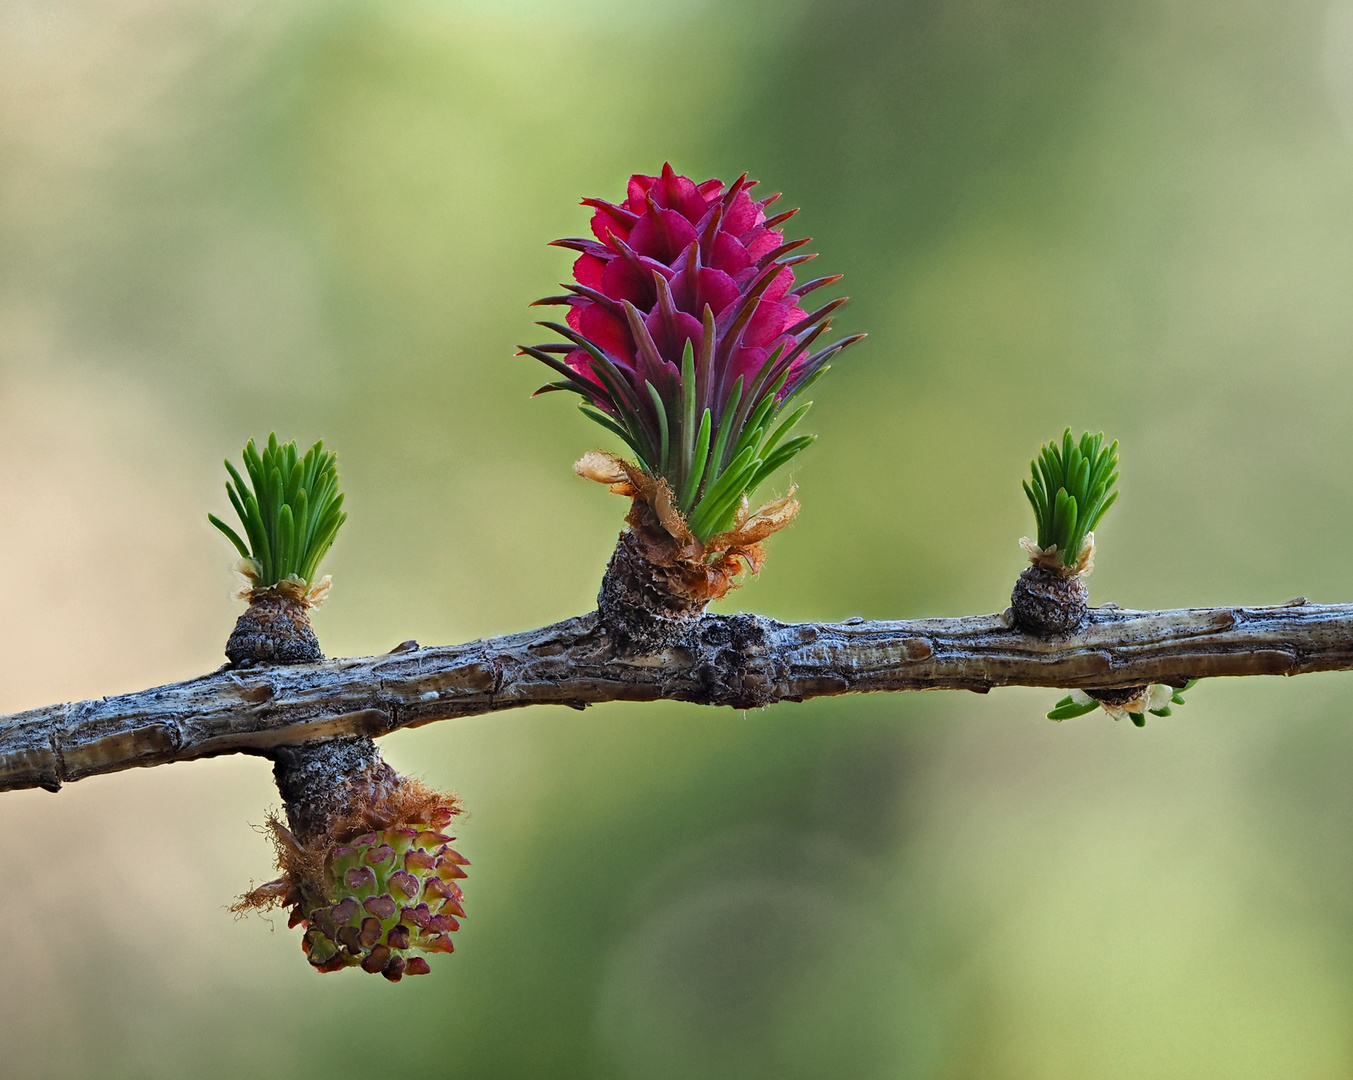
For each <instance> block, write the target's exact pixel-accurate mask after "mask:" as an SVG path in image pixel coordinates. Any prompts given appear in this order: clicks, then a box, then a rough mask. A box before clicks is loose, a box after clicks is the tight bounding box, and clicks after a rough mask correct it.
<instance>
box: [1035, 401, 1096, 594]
mask: <svg viewBox="0 0 1353 1080" xmlns="http://www.w3.org/2000/svg"><path fill="white" fill-rule="evenodd" d="M1117 469H1118V443H1116V442H1115V443H1112V444H1110V445H1109V446H1105V445H1104V434H1103V432H1101V433H1099V434H1098V435H1091V434H1090V433H1089V432H1088V431H1087V432H1086V433H1085V434H1083V435H1082V436H1081V437H1080V441H1079V442H1073V441H1072V439H1071V429H1070V428H1067V429H1066V431H1065V432H1063V434H1062V441H1061V443H1060V445H1059V444H1058V443H1056V442H1052V443H1049V444H1047V445H1046V446H1044V447H1043V449H1042V451H1041V452H1040V453H1039V455H1038V457H1037V458H1035V459H1034V461H1033V462H1032V464H1031V466H1030V472H1031V473H1032V479H1033V483H1032V485H1031V484H1030V483H1029V482H1028V481H1025V483H1024V494H1025V495H1027V496H1028V497H1029V504H1030V505H1031V506H1032V507H1033V508H1034V518H1035V519H1036V521H1037V522H1038V546H1039V547H1040V548H1042V549H1043V550H1044V551H1047V550H1049V549H1050V548H1052V547H1056V548H1057V554H1058V556H1059V557H1060V558H1061V561H1062V564H1063V565H1064V566H1067V567H1071V568H1075V567H1076V565H1077V561H1078V560H1079V559H1080V556H1081V550H1082V549H1083V548H1084V547H1085V538H1086V536H1088V535H1089V534H1090V533H1091V532H1093V531H1094V529H1095V526H1096V525H1098V524H1099V521H1100V519H1101V518H1102V517H1103V516H1104V512H1105V511H1106V510H1108V508H1109V507H1110V506H1112V505H1113V503H1114V500H1115V499H1117V498H1118V492H1116V491H1114V489H1113V486H1114V483H1115V482H1116V481H1117V480H1118V472H1117Z"/></svg>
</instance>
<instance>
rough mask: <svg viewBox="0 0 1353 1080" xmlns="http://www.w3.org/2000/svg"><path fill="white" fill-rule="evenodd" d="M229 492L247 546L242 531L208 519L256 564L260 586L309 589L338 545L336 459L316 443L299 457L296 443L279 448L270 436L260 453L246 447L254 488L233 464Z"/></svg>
mask: <svg viewBox="0 0 1353 1080" xmlns="http://www.w3.org/2000/svg"><path fill="white" fill-rule="evenodd" d="M225 467H226V470H227V471H228V472H229V473H230V481H228V482H227V483H226V493H227V494H228V495H229V496H230V502H231V504H232V505H233V506H234V507H235V512H236V513H237V514H239V516H240V522H241V523H242V524H243V526H244V532H245V535H246V536H248V538H249V542H248V544H246V543H245V542H244V540H242V539H241V538H240V536H239V534H238V533H237V532H235V530H234V529H232V528H231V527H230V526H229V525H227V524H226V523H225V522H224V521H222V520H221V519H220V518H218V517H216V515H214V514H208V515H207V519H208V520H209V521H210V522H211V523H212V524H213V525H215V526H216V527H217V528H218V529H220V530H221V532H223V533H225V535H226V537H227V538H228V539H229V540H230V542H231V543H232V544H234V545H235V548H236V549H237V550H238V551H239V553H240V555H241V556H243V557H244V558H246V559H250V560H252V561H253V562H254V564H255V565H256V567H257V570H258V585H259V586H260V587H262V588H267V587H269V586H272V585H276V584H277V583H278V582H279V581H285V580H287V579H288V578H291V579H299V580H300V581H304V582H305V584H306V586H307V587H308V586H309V585H310V584H311V583H312V582H313V581H314V577H315V572H316V570H318V569H319V564H320V560H321V559H323V558H324V555H325V553H326V552H327V551H328V550H329V547H330V545H331V544H333V542H334V537H335V536H337V535H338V530H339V527H340V526H341V525H342V524H343V522H345V521H346V520H347V519H348V515H347V514H345V513H343V494H342V492H340V491H339V490H338V467H337V455H336V454H334V453H333V452H332V451H327V450H325V449H324V443H323V442H322V441H321V442H317V443H315V445H314V446H312V447H311V448H310V449H309V450H308V451H306V454H305V457H300V455H299V454H298V452H297V450H296V444H295V443H294V442H289V443H286V444H285V445H279V444H278V442H277V435H276V434H272V435H269V436H268V445H267V447H266V448H265V449H264V450H263V452H262V453H261V454H260V453H259V452H258V450H257V449H256V448H255V446H254V440H253V439H250V440H249V442H248V444H247V445H246V446H245V448H244V467H245V471H246V472H247V473H248V474H249V483H246V482H245V480H244V478H243V477H242V476H240V474H239V472H238V471H237V470H236V469H235V467H234V466H233V465H231V464H230V462H229V461H227V462H226V463H225Z"/></svg>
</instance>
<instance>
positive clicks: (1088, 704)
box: [1048, 679, 1198, 727]
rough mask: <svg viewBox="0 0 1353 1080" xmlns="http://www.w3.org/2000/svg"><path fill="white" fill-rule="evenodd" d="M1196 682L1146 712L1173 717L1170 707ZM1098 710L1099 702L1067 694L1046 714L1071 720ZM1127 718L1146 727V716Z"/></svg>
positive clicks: (1059, 718)
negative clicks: (1163, 703) (1166, 701)
mask: <svg viewBox="0 0 1353 1080" xmlns="http://www.w3.org/2000/svg"><path fill="white" fill-rule="evenodd" d="M1197 682H1198V680H1197V679H1190V680H1189V681H1188V682H1186V683H1185V684H1184V685H1183V686H1182V687H1180V688H1179V689H1178V690H1175V691H1174V692H1173V693H1172V694H1171V695H1170V700H1169V703H1168V704H1166V705H1162V706H1161V707H1160V708H1158V709H1148V710H1147V712H1149V713H1150V714H1151V715H1152V716H1171V715H1173V713H1172V711H1171V709H1170V706H1171V705H1183V704H1184V691H1186V690H1192V689H1193V687H1194V685H1195V684H1196V683H1197ZM1164 689H1165V690H1169V689H1171V687H1168V686H1166V687H1164ZM1085 696H1088V695H1082V697H1085ZM1098 708H1099V702H1098V701H1095V700H1094V699H1093V698H1091V699H1090V700H1089V701H1077V700H1076V698H1075V697H1074V696H1072V695H1071V694H1068V695H1067V696H1066V697H1064V698H1062V700H1061V701H1059V702H1057V704H1056V705H1054V706H1053V708H1052V712H1050V713H1048V719H1049V720H1072V719H1074V718H1075V717H1077V716H1084V715H1085V714H1086V713H1092V712H1094V711H1095V710H1096V709H1098ZM1128 716H1129V717H1130V718H1131V720H1132V722H1133V723H1134V724H1136V725H1137V726H1138V727H1146V716H1145V715H1144V714H1142V713H1136V712H1133V713H1128Z"/></svg>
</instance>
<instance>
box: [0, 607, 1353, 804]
mask: <svg viewBox="0 0 1353 1080" xmlns="http://www.w3.org/2000/svg"><path fill="white" fill-rule="evenodd" d="M1350 668H1353V604H1332V605H1320V604H1308V603H1306V602H1305V601H1294V602H1292V603H1290V604H1286V605H1283V606H1281V607H1256V608H1241V607H1225V608H1193V609H1183V610H1177V611H1128V610H1122V609H1118V608H1114V607H1104V608H1095V609H1092V610H1091V612H1090V616H1089V621H1088V623H1087V625H1086V626H1085V628H1084V629H1083V630H1082V631H1081V632H1080V633H1078V634H1074V635H1071V636H1069V637H1063V638H1052V639H1040V638H1037V637H1032V636H1030V635H1028V634H1025V633H1023V632H1022V631H1020V630H1018V629H1017V628H1015V627H1014V626H1013V625H1012V623H1011V619H1010V616H1009V614H1008V613H1006V614H1003V615H983V616H970V617H965V618H956V619H921V620H915V621H909V622H865V621H863V620H851V621H847V622H844V623H781V622H776V621H775V620H773V619H768V618H764V617H762V616H757V615H733V616H724V615H705V616H703V617H701V618H700V619H699V620H698V622H697V623H696V624H695V626H694V629H693V632H692V634H691V636H690V640H689V641H688V642H687V644H686V645H684V646H683V647H680V648H673V649H669V650H667V651H665V652H663V653H659V654H655V655H649V656H624V655H618V654H617V652H616V650H615V649H614V647H613V646H612V643H611V641H610V639H609V637H608V636H607V634H606V632H605V630H604V629H603V628H602V627H601V626H600V624H599V622H598V619H597V616H596V614H595V613H594V614H589V615H583V616H579V617H577V618H573V619H567V620H565V621H564V622H560V623H555V624H554V625H553V626H546V627H542V628H541V629H538V630H529V631H526V632H524V633H519V634H510V635H507V636H504V637H498V638H491V639H488V640H481V641H474V642H470V643H469V644H467V645H451V646H441V647H434V648H422V647H419V646H417V645H416V644H415V643H413V642H407V643H405V644H404V645H401V646H398V647H397V648H396V649H394V650H393V651H392V652H390V653H387V654H384V655H381V656H369V657H357V658H350V659H340V660H324V661H320V662H317V663H310V664H295V665H260V666H256V667H251V668H230V667H225V668H222V669H220V670H218V671H216V672H213V673H212V674H210V675H203V676H201V677H199V678H196V679H190V680H188V681H187V682H181V683H174V684H171V685H169V686H161V687H155V688H153V689H150V690H141V691H138V692H136V693H131V694H120V695H118V696H116V697H109V698H104V699H102V700H100V701H80V702H73V703H70V704H63V705H50V706H47V707H45V708H40V709H32V710H29V711H28V712H23V713H17V714H15V715H13V716H7V717H3V718H0V791H3V790H10V789H16V788H28V787H44V788H48V789H50V790H56V789H57V788H59V787H60V786H61V784H63V783H67V782H69V781H72V780H79V779H81V778H82V777H86V776H94V775H96V774H99V773H108V772H116V771H118V770H121V769H130V768H134V767H139V766H150V765H162V764H165V763H167V762H171V761H189V760H192V759H194V758H201V757H211V756H214V755H217V754H230V753H267V752H268V751H269V750H270V749H271V748H274V747H277V746H282V745H286V744H294V743H300V742H305V741H307V740H312V739H323V738H330V737H333V736H339V735H369V736H380V735H385V734H387V733H388V732H391V731H395V730H397V729H399V728H406V727H419V726H421V725H423V724H430V723H432V722H433V721H436V720H451V719H455V718H457V717H464V716H478V715H482V714H484V713H490V712H496V711H498V710H501V709H515V708H520V707H522V706H525V705H568V706H571V707H573V708H578V709H581V708H584V707H586V706H588V705H592V704H596V703H598V702H603V701H656V700H662V699H666V700H675V701H690V702H698V703H700V704H704V705H729V706H732V707H734V708H740V709H748V708H759V707H761V706H764V705H771V704H774V703H775V702H779V701H803V700H805V699H807V698H814V697H824V696H830V695H836V694H853V693H870V692H879V691H897V690H973V691H977V692H979V693H985V692H986V691H988V690H990V689H991V688H993V687H998V686H1045V687H1055V688H1058V689H1084V690H1094V689H1099V688H1110V687H1124V686H1134V685H1142V684H1147V683H1171V684H1173V685H1176V686H1182V685H1183V684H1184V683H1185V681H1187V680H1188V679H1190V678H1208V677H1216V676H1223V675H1300V674H1304V673H1306V672H1312V671H1343V670H1348V669H1350Z"/></svg>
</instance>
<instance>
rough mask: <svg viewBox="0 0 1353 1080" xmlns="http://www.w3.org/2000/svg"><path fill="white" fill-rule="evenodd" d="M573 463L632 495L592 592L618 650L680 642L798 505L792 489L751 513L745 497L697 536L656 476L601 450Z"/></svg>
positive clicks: (753, 568) (759, 560)
mask: <svg viewBox="0 0 1353 1080" xmlns="http://www.w3.org/2000/svg"><path fill="white" fill-rule="evenodd" d="M574 470H575V471H576V472H577V473H578V475H579V476H582V477H584V478H586V479H588V480H594V481H596V482H597V483H601V484H606V485H607V486H608V487H609V488H610V489H611V491H612V492H613V493H614V494H616V495H626V496H629V497H630V498H631V500H632V502H631V503H630V511H629V513H628V514H627V515H626V517H625V521H626V523H627V524H628V525H629V528H628V529H627V530H626V531H625V532H622V533H621V534H620V538H619V540H618V541H617V542H616V548H615V553H614V554H613V555H612V556H611V561H610V563H609V564H608V565H607V567H606V574H605V576H604V577H603V578H602V582H601V591H600V592H599V593H598V595H597V611H598V613H599V614H600V616H601V622H602V625H603V626H604V627H605V628H606V630H607V632H608V633H609V634H610V636H611V639H612V642H613V643H614V645H615V647H616V648H617V650H619V651H620V652H630V653H651V652H660V651H661V650H663V649H667V648H671V647H673V646H675V645H679V644H680V643H681V642H682V640H684V639H685V637H686V635H687V634H689V633H690V631H691V630H692V628H693V627H694V621H695V619H697V618H698V617H699V615H700V613H701V612H703V611H704V610H705V607H706V605H708V604H709V603H710V602H711V601H714V600H718V599H720V598H722V597H723V596H724V595H725V594H727V593H728V591H729V590H730V589H733V588H736V587H737V585H738V584H740V580H739V579H740V576H741V575H742V573H743V572H744V571H747V572H751V573H754V574H755V573H758V572H759V571H760V570H761V567H762V565H763V564H764V563H765V560H766V551H765V548H764V547H763V546H762V544H761V542H762V541H763V540H765V539H766V538H767V537H769V536H771V535H772V534H774V533H777V532H779V531H780V530H781V529H783V528H785V527H787V526H788V525H789V524H790V523H791V522H792V521H793V520H794V518H795V517H796V516H797V514H798V512H799V502H798V500H797V499H795V498H794V490H793V489H792V488H791V489H790V491H789V493H788V494H787V495H784V496H782V497H781V498H778V499H775V500H773V501H771V502H768V503H766V504H764V505H763V506H761V507H760V508H759V509H757V510H756V511H755V512H752V511H751V510H750V508H749V506H748V503H747V499H746V497H745V496H744V498H743V500H742V505H741V508H740V510H739V512H738V515H737V517H736V519H735V523H734V526H733V528H731V529H728V530H726V531H725V532H722V533H717V534H715V535H714V536H711V537H710V538H709V539H708V540H706V541H705V542H703V543H701V542H700V541H699V540H698V539H697V538H696V537H695V534H694V533H692V532H691V530H690V528H689V526H688V525H687V523H686V520H685V518H684V517H682V515H681V513H680V511H678V510H677V509H676V507H675V506H674V505H673V499H672V492H671V489H670V488H669V487H668V484H667V481H666V480H664V479H662V478H661V477H654V476H650V475H649V474H648V473H647V472H645V471H644V470H643V469H641V468H639V467H638V466H637V465H632V464H630V463H629V462H627V461H624V460H623V459H621V458H619V457H617V456H615V455H614V454H608V453H604V452H602V451H593V452H592V453H589V454H585V455H584V456H583V457H582V458H581V459H579V460H578V461H577V462H576V463H575V465H574Z"/></svg>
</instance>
